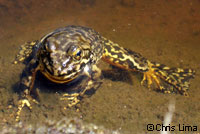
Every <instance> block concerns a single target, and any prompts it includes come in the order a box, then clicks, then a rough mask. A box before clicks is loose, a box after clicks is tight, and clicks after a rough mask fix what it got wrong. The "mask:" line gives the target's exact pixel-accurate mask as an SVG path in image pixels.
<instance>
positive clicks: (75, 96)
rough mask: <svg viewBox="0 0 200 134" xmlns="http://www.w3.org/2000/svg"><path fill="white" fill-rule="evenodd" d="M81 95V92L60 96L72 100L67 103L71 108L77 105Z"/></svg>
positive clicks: (64, 99)
mask: <svg viewBox="0 0 200 134" xmlns="http://www.w3.org/2000/svg"><path fill="white" fill-rule="evenodd" d="M79 96H80V94H79V93H73V94H68V93H65V94H63V97H61V98H60V100H62V101H70V102H69V103H68V105H67V107H69V108H70V107H73V106H76V105H77V104H78V103H79V102H80V99H79ZM67 107H64V109H66V108H67Z"/></svg>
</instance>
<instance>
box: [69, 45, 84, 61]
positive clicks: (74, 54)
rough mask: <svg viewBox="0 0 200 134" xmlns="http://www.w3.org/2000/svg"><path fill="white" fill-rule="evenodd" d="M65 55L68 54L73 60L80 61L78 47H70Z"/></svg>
mask: <svg viewBox="0 0 200 134" xmlns="http://www.w3.org/2000/svg"><path fill="white" fill-rule="evenodd" d="M67 53H68V54H69V55H71V56H72V57H73V58H74V59H76V60H80V59H81V56H82V50H81V48H80V47H78V46H71V47H70V48H69V49H68V51H67Z"/></svg>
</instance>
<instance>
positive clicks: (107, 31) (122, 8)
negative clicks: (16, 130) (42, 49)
mask: <svg viewBox="0 0 200 134" xmlns="http://www.w3.org/2000/svg"><path fill="white" fill-rule="evenodd" d="M199 24H200V1H199V0H190V1H186V0H183V1H179V0H174V1H168V0H165V1H156V0H155V1H146V2H145V1H139V0H134V1H133V0H116V1H114V0H113V1H111V0H110V1H108V0H85V1H84V0H75V1H71V0H60V1H59V2H57V1H56V0H52V1H40V0H35V1H34V2H30V1H25V0H24V1H23V0H20V1H19V0H16V1H13V0H9V1H6V0H4V1H1V2H0V118H1V119H2V120H1V121H0V124H1V125H2V126H3V125H4V124H5V123H6V124H10V125H13V124H15V122H14V117H13V116H12V115H10V114H11V113H13V112H14V111H16V102H17V99H18V94H17V93H15V92H14V90H15V88H16V86H15V85H16V83H17V82H18V81H19V77H20V73H21V72H22V70H23V68H24V65H21V64H18V65H14V64H12V61H13V60H14V58H15V55H16V54H17V52H18V50H19V47H20V45H21V44H23V43H24V42H27V41H32V40H37V39H39V38H41V37H42V36H43V35H45V34H47V33H48V32H50V31H53V30H54V29H56V28H59V27H63V26H67V25H81V26H87V27H91V28H93V29H95V30H96V31H98V32H100V33H101V34H102V35H103V36H105V37H107V38H109V39H110V40H112V41H114V42H117V43H118V44H120V45H121V46H123V47H125V48H130V49H132V50H134V51H136V52H139V53H141V54H142V55H143V56H145V57H146V58H148V59H149V60H152V61H157V62H159V63H164V64H166V65H168V66H175V67H182V68H193V69H195V70H196V77H195V79H194V80H191V87H190V90H189V95H190V97H184V96H181V95H179V94H162V93H157V92H155V91H149V90H148V89H147V88H146V87H143V86H141V85H140V81H141V79H142V75H140V74H137V73H136V74H135V73H134V74H133V73H126V72H125V74H121V75H119V76H113V77H110V76H107V77H105V78H104V81H103V84H102V85H101V87H100V88H99V89H98V90H97V91H96V93H95V94H94V95H92V96H91V97H90V98H86V99H84V100H83V101H82V102H81V103H80V105H79V108H80V112H76V110H75V109H73V108H72V109H68V110H63V106H65V103H64V102H62V101H59V94H57V93H52V92H44V91H41V96H40V97H41V105H34V106H33V110H32V111H30V110H28V109H27V108H24V110H23V112H22V115H21V121H22V122H24V123H27V124H29V123H30V124H36V123H38V122H39V123H43V122H44V120H46V119H49V120H60V119H62V118H63V117H78V118H81V119H82V120H83V121H84V122H89V123H94V124H97V125H101V126H104V127H106V128H108V129H113V130H121V131H122V132H123V133H133V132H135V133H136V132H137V133H143V132H148V131H147V124H154V125H156V124H162V122H163V119H164V115H165V113H166V112H168V105H169V103H170V100H174V102H175V112H174V114H173V119H172V122H171V126H172V124H173V125H174V126H176V128H177V129H176V131H177V132H178V125H179V124H184V125H190V126H198V131H200V112H199V111H200V103H199V100H200V85H199V81H200V77H199V76H200V74H199V69H200V45H199V44H200V25H199ZM100 67H101V68H103V69H108V68H109V65H107V64H106V63H103V62H101V64H100ZM122 76H123V77H122ZM124 76H126V77H124ZM114 77H119V78H120V79H119V78H114ZM41 83H42V82H41ZM39 85H40V84H39ZM38 88H39V89H40V88H41V87H38ZM13 103H14V104H13ZM8 105H13V107H12V108H11V109H9V108H8ZM153 132H157V131H153Z"/></svg>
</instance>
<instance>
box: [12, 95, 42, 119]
mask: <svg viewBox="0 0 200 134" xmlns="http://www.w3.org/2000/svg"><path fill="white" fill-rule="evenodd" d="M30 100H31V101H32V102H34V103H36V104H39V102H38V101H36V100H35V99H33V98H31V97H30V96H29V97H26V98H24V99H20V100H19V101H18V110H17V113H16V117H15V120H16V121H17V122H18V121H19V120H20V114H21V112H22V109H23V108H24V107H25V106H27V107H28V108H29V109H30V110H31V109H32V106H31V103H30Z"/></svg>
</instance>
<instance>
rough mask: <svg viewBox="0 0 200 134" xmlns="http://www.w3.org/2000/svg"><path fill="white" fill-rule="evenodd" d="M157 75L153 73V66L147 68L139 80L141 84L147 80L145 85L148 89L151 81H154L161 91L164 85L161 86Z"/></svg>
mask: <svg viewBox="0 0 200 134" xmlns="http://www.w3.org/2000/svg"><path fill="white" fill-rule="evenodd" d="M158 77H159V76H157V74H156V73H155V70H154V69H153V68H149V70H148V71H147V72H144V76H143V79H142V81H141V85H144V82H145V81H147V86H148V88H149V89H150V88H151V85H152V84H153V82H155V83H156V85H157V87H158V89H160V90H161V91H162V90H163V89H164V87H163V86H161V84H160V80H159V78H158Z"/></svg>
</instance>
